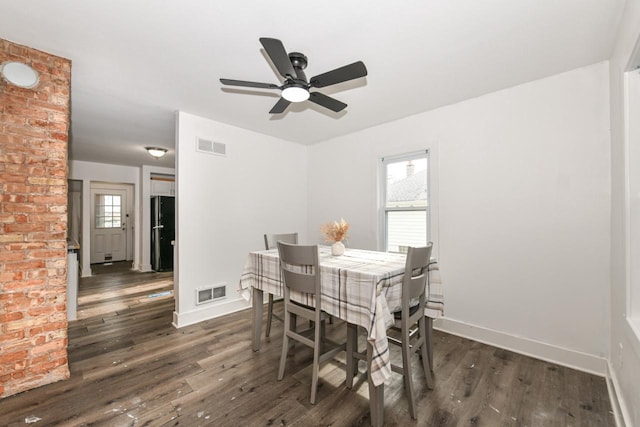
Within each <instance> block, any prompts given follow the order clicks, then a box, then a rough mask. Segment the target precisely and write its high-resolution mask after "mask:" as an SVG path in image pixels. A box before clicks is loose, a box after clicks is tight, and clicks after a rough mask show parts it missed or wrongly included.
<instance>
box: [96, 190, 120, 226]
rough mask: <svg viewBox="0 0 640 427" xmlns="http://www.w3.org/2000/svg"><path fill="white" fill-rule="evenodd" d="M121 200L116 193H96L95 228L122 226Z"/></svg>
mask: <svg viewBox="0 0 640 427" xmlns="http://www.w3.org/2000/svg"><path fill="white" fill-rule="evenodd" d="M121 202H122V199H121V196H120V195H118V194H96V210H95V212H96V228H120V227H121V226H122V214H121V210H120V208H121Z"/></svg>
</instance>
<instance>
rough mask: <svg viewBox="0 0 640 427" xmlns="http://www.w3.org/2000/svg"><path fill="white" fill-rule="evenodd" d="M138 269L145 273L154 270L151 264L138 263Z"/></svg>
mask: <svg viewBox="0 0 640 427" xmlns="http://www.w3.org/2000/svg"><path fill="white" fill-rule="evenodd" d="M138 270H140V271H141V272H143V273H148V272H149V271H153V270H152V269H151V264H138Z"/></svg>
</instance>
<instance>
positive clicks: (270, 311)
mask: <svg viewBox="0 0 640 427" xmlns="http://www.w3.org/2000/svg"><path fill="white" fill-rule="evenodd" d="M272 319H273V294H269V305H268V306H267V328H266V331H265V333H264V336H265V337H266V338H269V334H270V333H271V320H272Z"/></svg>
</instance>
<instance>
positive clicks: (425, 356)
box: [418, 317, 433, 390]
mask: <svg viewBox="0 0 640 427" xmlns="http://www.w3.org/2000/svg"><path fill="white" fill-rule="evenodd" d="M425 323H427V320H426V318H425V317H423V318H422V319H420V320H419V321H418V328H419V330H420V340H421V341H422V344H421V345H420V356H421V358H422V368H423V369H424V377H425V379H426V380H427V388H428V389H429V390H433V376H432V371H433V369H432V368H431V360H430V359H431V358H430V357H429V356H430V355H429V338H430V337H429V331H428V328H427V325H425Z"/></svg>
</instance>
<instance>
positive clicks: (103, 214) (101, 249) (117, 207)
mask: <svg viewBox="0 0 640 427" xmlns="http://www.w3.org/2000/svg"><path fill="white" fill-rule="evenodd" d="M91 201H92V203H91V263H92V264H95V263H102V262H110V261H124V260H126V259H127V223H126V219H127V217H126V213H127V192H126V190H118V189H102V188H95V189H92V190H91Z"/></svg>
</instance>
